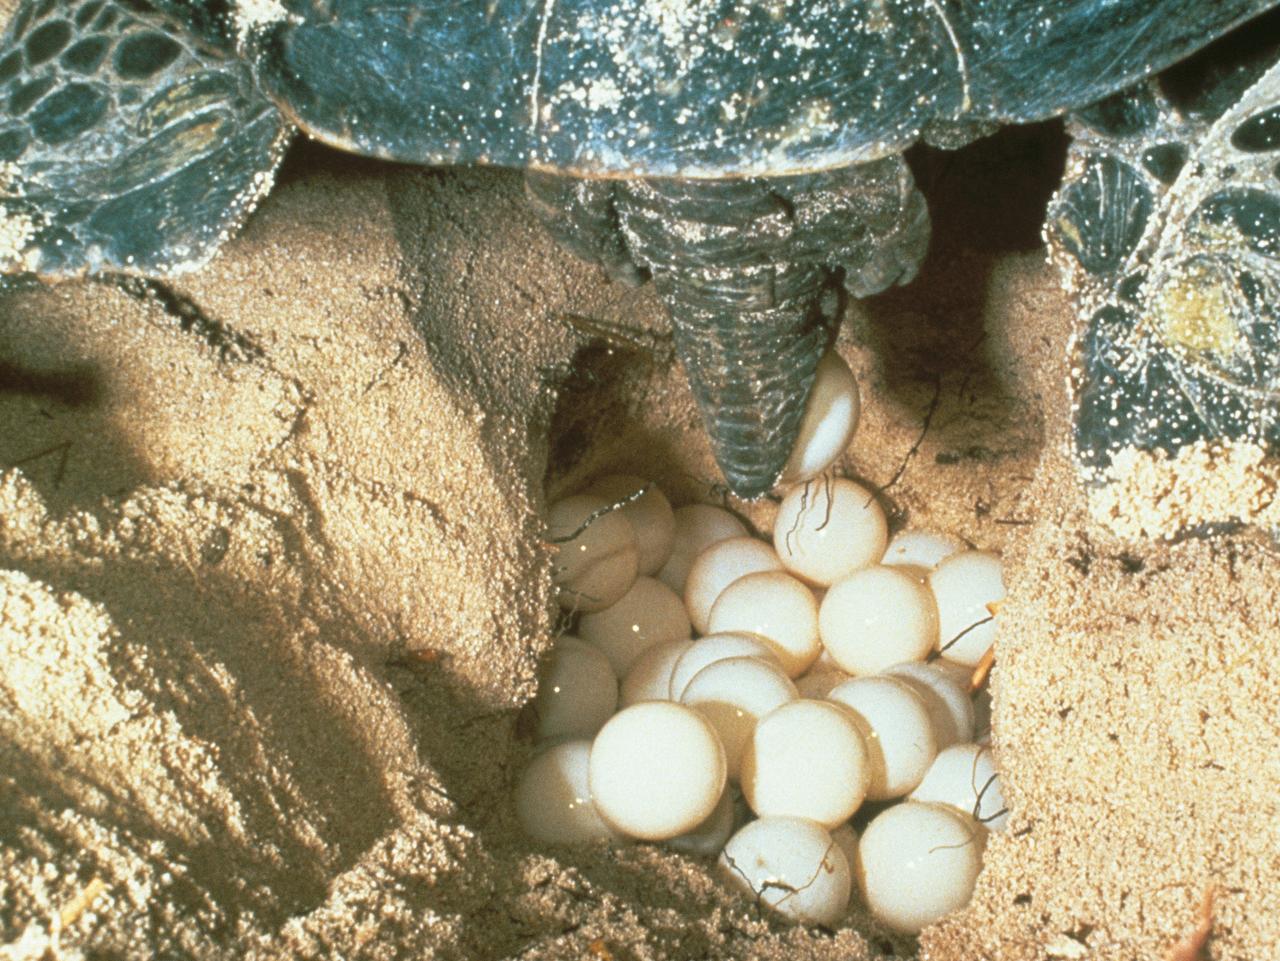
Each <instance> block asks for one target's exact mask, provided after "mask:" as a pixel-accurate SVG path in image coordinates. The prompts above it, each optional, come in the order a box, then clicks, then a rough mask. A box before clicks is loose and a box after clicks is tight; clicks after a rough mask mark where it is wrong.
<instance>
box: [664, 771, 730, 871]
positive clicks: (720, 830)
mask: <svg viewBox="0 0 1280 961" xmlns="http://www.w3.org/2000/svg"><path fill="white" fill-rule="evenodd" d="M733 817H734V810H733V790H732V789H731V788H727V787H726V788H725V789H724V791H723V793H721V795H720V800H719V801H718V802H716V806H715V809H714V810H713V811H712V812H711V814H710V816H708V817H707V819H706V820H705V821H703V822H702V823H701V824H699V825H698V826H697V827H696V828H694V829H693V830H692V831H690V832H688V833H687V834H681V835H679V836H677V837H674V838H672V839H671V840H669V841H667V842H665V843H666V845H667V847H669V848H671V849H672V850H673V851H679V852H680V853H681V854H691V855H693V856H694V857H702V858H713V857H715V856H716V855H717V854H719V853H720V852H721V851H722V850H724V846H725V844H726V843H727V842H728V840H729V835H731V834H732V833H733Z"/></svg>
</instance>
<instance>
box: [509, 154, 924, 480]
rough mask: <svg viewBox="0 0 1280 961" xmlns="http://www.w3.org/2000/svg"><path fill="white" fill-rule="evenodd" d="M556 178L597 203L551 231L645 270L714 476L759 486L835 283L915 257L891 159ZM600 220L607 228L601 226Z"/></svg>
mask: <svg viewBox="0 0 1280 961" xmlns="http://www.w3.org/2000/svg"><path fill="white" fill-rule="evenodd" d="M545 176H546V175H540V177H541V178H545ZM555 179H559V180H561V181H562V182H563V183H565V184H572V183H579V184H584V185H586V186H583V187H579V188H576V192H574V193H572V195H571V196H572V198H573V199H578V198H581V197H583V196H584V195H585V194H584V191H590V192H591V197H592V201H593V204H594V212H593V213H591V214H590V216H587V215H586V214H585V213H584V212H583V211H582V210H580V209H576V208H574V207H573V206H572V205H566V204H564V203H561V204H560V206H559V208H558V209H559V210H560V211H562V212H566V213H565V215H564V216H563V217H561V218H560V219H558V220H553V221H552V222H551V223H550V224H549V226H550V227H551V229H552V232H553V233H555V234H563V233H566V232H568V233H570V234H571V235H573V236H575V237H576V241H575V242H570V243H567V244H566V245H567V246H569V247H570V249H574V250H582V249H583V248H586V250H585V252H586V253H587V254H588V256H589V259H592V260H595V261H596V262H600V263H602V264H604V265H605V266H606V267H607V268H609V269H610V273H615V272H616V267H611V266H610V264H611V262H610V260H609V259H608V257H613V256H614V255H615V254H617V253H618V252H619V251H621V252H624V253H625V259H626V260H627V261H629V262H630V263H633V264H635V265H636V266H637V268H638V269H640V270H643V271H647V272H648V273H650V274H651V275H652V276H653V279H654V283H655V284H656V285H657V289H658V294H659V296H660V297H661V298H662V300H663V303H664V304H665V305H666V307H667V309H668V311H669V312H670V314H671V320H672V328H673V332H674V337H675V346H676V351H677V353H678V354H679V356H680V359H681V361H682V362H683V364H684V367H685V372H686V375H687V376H688V378H689V383H690V386H691V387H692V389H693V393H694V397H695V398H696V399H697V401H698V405H699V407H700V409H701V411H702V416H703V421H704V423H705V425H706V428H707V432H708V434H709V435H710V437H711V444H712V449H713V451H714V453H715V457H716V460H717V462H718V463H719V465H720V469H721V471H722V472H723V473H724V476H725V480H726V481H727V482H728V483H729V486H730V488H731V489H732V490H733V491H734V492H735V493H736V494H738V495H740V496H743V497H758V496H760V495H762V494H765V493H767V492H768V491H769V490H770V489H772V487H773V486H774V484H775V483H776V482H777V480H778V477H779V476H780V475H781V473H782V471H783V468H784V467H785V465H786V463H787V460H788V458H789V457H790V455H791V451H792V448H793V447H794V446H795V442H796V437H797V434H798V432H799V428H800V422H801V419H802V417H803V416H804V410H805V402H806V400H807V398H808V395H809V390H810V388H811V387H812V385H813V380H814V375H815V371H816V368H817V365H818V360H819V359H820V358H821V357H822V354H823V353H824V351H826V349H827V348H828V346H829V345H830V343H831V341H832V339H833V338H834V334H835V325H836V323H837V321H838V318H839V314H840V311H839V306H840V298H839V296H838V295H839V291H840V285H841V283H842V282H843V284H844V285H845V287H846V288H847V289H848V290H849V291H850V293H853V294H854V295H855V296H865V295H867V294H870V293H875V292H877V291H879V290H883V289H884V288H886V287H888V286H890V285H892V284H894V283H903V282H906V281H907V280H909V279H911V277H912V276H914V274H915V270H916V267H917V265H918V264H919V262H920V260H921V259H922V258H923V255H924V250H925V247H926V246H927V243H928V233H929V221H928V214H927V211H926V209H925V206H924V201H923V199H922V198H921V197H920V195H919V193H918V192H917V191H916V189H915V185H914V183H913V182H912V181H911V175H910V173H909V172H908V171H907V168H906V166H905V164H903V162H902V160H901V158H899V157H890V158H887V159H885V160H881V161H877V162H875V163H871V164H865V165H861V166H857V167H848V168H844V169H841V170H835V171H827V172H823V173H820V174H809V175H804V176H798V177H787V178H745V179H725V180H677V179H647V180H631V181H615V182H607V181H597V182H589V181H577V182H575V181H571V180H569V179H568V178H555ZM534 189H535V188H533V187H531V188H530V190H531V192H533V191H534ZM570 189H571V188H568V187H565V188H564V190H565V191H566V192H568V191H569V190H570ZM540 192H541V194H542V196H543V197H546V196H548V193H547V189H546V187H545V185H543V186H542V187H541V190H540ZM544 217H545V214H544ZM610 218H613V219H614V220H615V222H616V223H617V224H618V232H617V234H614V235H609V234H608V232H607V231H604V232H601V231H600V227H599V225H600V224H603V223H608V222H609V220H610ZM579 224H580V225H581V226H577V225H579ZM593 231H595V233H593ZM602 236H612V238H613V239H611V240H609V241H608V242H607V243H606V242H602V240H601V239H600V238H601V237H602ZM601 251H606V252H607V256H603V255H602V254H601Z"/></svg>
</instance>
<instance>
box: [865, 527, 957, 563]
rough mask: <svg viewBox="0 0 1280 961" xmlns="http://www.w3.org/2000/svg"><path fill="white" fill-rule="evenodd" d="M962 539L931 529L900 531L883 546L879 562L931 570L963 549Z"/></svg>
mask: <svg viewBox="0 0 1280 961" xmlns="http://www.w3.org/2000/svg"><path fill="white" fill-rule="evenodd" d="M965 546H966V545H965V543H964V541H962V540H960V538H958V537H952V536H951V535H949V534H936V533H934V532H933V531H900V532H899V533H897V534H894V535H893V539H892V540H890V541H889V546H888V547H886V548H885V551H884V560H882V561H881V562H880V563H881V564H887V565H889V566H890V567H898V566H903V567H917V568H923V569H924V570H925V571H930V570H933V568H935V567H937V566H938V564H939V563H940V562H941V561H943V560H945V559H946V558H948V557H950V556H951V555H952V554H956V553H959V552H960V551H962V550H965Z"/></svg>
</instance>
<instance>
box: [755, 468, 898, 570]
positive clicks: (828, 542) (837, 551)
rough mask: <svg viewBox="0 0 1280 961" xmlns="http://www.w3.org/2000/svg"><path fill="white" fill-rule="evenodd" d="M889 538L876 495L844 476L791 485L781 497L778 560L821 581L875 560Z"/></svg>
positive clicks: (775, 539)
mask: <svg viewBox="0 0 1280 961" xmlns="http://www.w3.org/2000/svg"><path fill="white" fill-rule="evenodd" d="M888 540H889V526H888V522H887V521H886V520H885V516H884V511H883V510H882V509H881V507H880V505H879V503H877V502H876V498H875V495H874V494H872V493H871V491H869V490H867V489H866V488H865V487H863V486H861V485H860V484H855V483H854V482H853V481H851V480H846V479H845V478H843V477H837V478H830V477H824V478H820V479H818V480H814V481H808V482H806V483H804V484H800V485H798V486H796V487H793V488H792V489H791V490H790V491H788V492H787V494H786V495H785V496H784V497H783V498H782V503H781V504H780V505H779V506H778V516H777V518H776V519H775V520H774V525H773V546H774V550H775V551H776V552H777V556H778V557H779V559H780V560H781V563H782V564H783V565H784V566H785V567H786V568H787V570H789V571H791V572H792V573H793V574H795V575H797V576H798V577H802V578H804V579H805V580H806V581H809V582H810V583H813V584H819V585H823V586H827V585H830V584H834V583H835V582H836V581H838V580H840V579H841V578H843V577H847V576H848V575H850V574H852V573H853V572H854V571H856V570H859V569H861V568H863V567H868V566H870V565H871V564H875V563H877V562H878V561H879V560H880V558H881V556H882V555H883V554H884V549H885V545H886V544H887V543H888Z"/></svg>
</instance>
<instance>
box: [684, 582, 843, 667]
mask: <svg viewBox="0 0 1280 961" xmlns="http://www.w3.org/2000/svg"><path fill="white" fill-rule="evenodd" d="M707 629H708V630H709V631H711V632H713V633H719V632H723V631H747V632H750V633H752V634H758V635H760V636H761V637H765V638H768V639H769V642H770V643H771V644H772V645H773V647H774V650H775V652H776V653H777V655H778V659H779V660H780V661H781V662H782V667H783V669H784V670H785V671H786V672H787V674H789V675H790V676H791V677H799V676H800V675H801V674H803V673H804V672H805V671H806V670H808V669H809V666H810V665H812V664H813V662H814V661H816V660H817V659H818V653H819V651H820V650H821V644H820V642H819V640H818V604H817V601H815V600H814V597H813V591H812V590H810V589H809V587H808V586H807V585H806V584H804V583H803V582H802V581H800V580H798V579H796V578H794V577H792V576H791V575H790V574H788V573H787V572H786V571H760V572H758V573H755V574H747V575H745V576H744V577H740V578H738V579H737V580H736V581H734V582H733V583H732V584H730V585H729V586H728V587H726V588H725V589H724V590H723V591H722V592H721V593H720V596H719V597H717V598H716V602H715V604H713V605H712V607H711V615H710V617H708V619H707Z"/></svg>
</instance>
